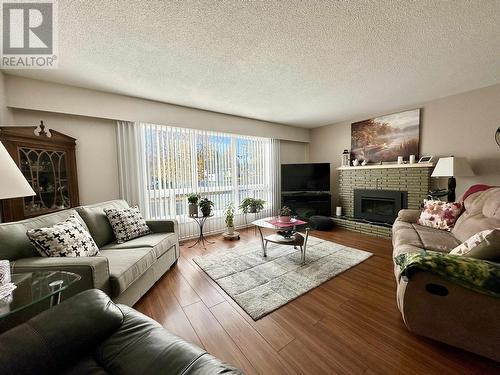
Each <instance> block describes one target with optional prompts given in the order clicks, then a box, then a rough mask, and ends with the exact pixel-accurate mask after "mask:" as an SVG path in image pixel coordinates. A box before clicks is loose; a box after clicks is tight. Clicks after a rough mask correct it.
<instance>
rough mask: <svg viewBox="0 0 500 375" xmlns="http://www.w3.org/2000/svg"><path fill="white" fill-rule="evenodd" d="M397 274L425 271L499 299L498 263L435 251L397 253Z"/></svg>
mask: <svg viewBox="0 0 500 375" xmlns="http://www.w3.org/2000/svg"><path fill="white" fill-rule="evenodd" d="M395 260H396V264H397V265H398V266H399V267H400V268H401V275H404V276H406V277H408V278H410V277H411V274H412V272H415V271H417V270H422V271H428V272H430V273H433V274H435V275H438V276H440V277H442V278H443V279H447V280H450V281H453V282H455V283H457V284H459V285H461V286H463V287H465V288H468V289H473V290H475V291H477V292H480V293H483V294H488V295H490V296H494V297H500V264H499V263H493V262H488V261H486V260H481V259H475V258H469V257H463V256H457V255H450V254H445V253H440V252H437V251H427V250H425V251H422V252H418V253H408V254H401V255H398V256H397V257H396V259H395Z"/></svg>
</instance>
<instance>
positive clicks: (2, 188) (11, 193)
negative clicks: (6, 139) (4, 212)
mask: <svg viewBox="0 0 500 375" xmlns="http://www.w3.org/2000/svg"><path fill="white" fill-rule="evenodd" d="M30 195H35V192H34V191H33V189H32V188H31V186H30V184H29V183H28V181H26V178H24V176H23V174H22V173H21V171H20V170H19V168H18V167H17V165H16V163H15V161H14V160H13V159H12V157H11V156H10V155H9V153H8V152H7V150H6V149H5V146H4V145H3V144H2V142H0V199H7V198H18V197H27V196H30Z"/></svg>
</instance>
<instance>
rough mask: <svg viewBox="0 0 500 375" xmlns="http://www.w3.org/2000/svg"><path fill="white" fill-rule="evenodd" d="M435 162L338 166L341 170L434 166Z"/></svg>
mask: <svg viewBox="0 0 500 375" xmlns="http://www.w3.org/2000/svg"><path fill="white" fill-rule="evenodd" d="M433 167H434V164H433V163H415V164H382V165H380V164H368V165H358V166H356V167H355V166H349V167H338V168H337V170H339V171H350V170H356V169H388V168H433Z"/></svg>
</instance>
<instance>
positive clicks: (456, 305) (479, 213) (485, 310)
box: [392, 188, 500, 361]
mask: <svg viewBox="0 0 500 375" xmlns="http://www.w3.org/2000/svg"><path fill="white" fill-rule="evenodd" d="M464 205H465V211H464V212H463V213H462V214H461V215H460V217H459V218H458V220H457V222H456V223H455V226H454V228H453V229H452V231H451V232H448V231H443V230H439V229H433V228H429V227H425V226H421V225H418V224H417V223H416V222H417V219H418V218H419V215H420V211H419V210H401V211H400V212H399V216H398V219H397V220H396V221H395V223H394V225H393V228H392V232H393V236H392V242H393V256H394V258H396V256H398V255H399V254H404V253H413V252H421V251H422V250H424V249H425V250H433V251H439V252H442V253H449V252H450V251H451V250H453V248H455V247H456V246H458V245H459V244H460V243H462V242H463V241H465V240H467V239H468V238H469V237H470V236H472V235H474V234H476V233H478V232H480V231H482V230H485V229H493V228H500V188H491V189H488V190H486V191H482V192H477V193H474V194H472V195H470V196H468V197H467V198H466V199H465V201H464ZM394 273H395V276H396V282H397V304H398V308H399V310H400V311H401V314H402V316H403V320H404V322H405V325H406V326H407V327H408V329H409V330H410V331H412V332H414V333H417V334H420V335H423V336H427V337H431V338H433V339H436V340H439V341H443V342H445V343H447V344H451V345H453V346H457V347H459V348H463V349H466V350H469V351H471V352H474V353H477V354H480V355H483V356H486V357H489V358H492V359H494V360H497V361H500V324H498V317H499V316H500V298H496V297H493V296H489V295H486V294H482V293H479V292H476V291H474V290H471V289H468V288H465V287H462V286H461V285H459V284H457V283H454V282H452V281H450V280H449V279H444V278H442V277H440V276H437V275H435V274H432V273H430V272H426V271H419V272H416V273H414V274H413V275H412V276H411V277H410V278H406V277H401V272H400V269H399V266H398V265H397V264H396V263H394ZM437 288H439V290H440V293H435V292H433V291H435V290H437Z"/></svg>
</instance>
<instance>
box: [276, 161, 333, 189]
mask: <svg viewBox="0 0 500 375" xmlns="http://www.w3.org/2000/svg"><path fill="white" fill-rule="evenodd" d="M281 191H283V192H312V191H315V192H330V163H307V164H281Z"/></svg>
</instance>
